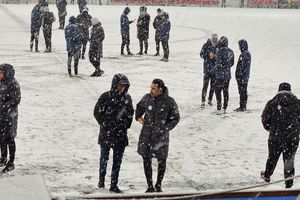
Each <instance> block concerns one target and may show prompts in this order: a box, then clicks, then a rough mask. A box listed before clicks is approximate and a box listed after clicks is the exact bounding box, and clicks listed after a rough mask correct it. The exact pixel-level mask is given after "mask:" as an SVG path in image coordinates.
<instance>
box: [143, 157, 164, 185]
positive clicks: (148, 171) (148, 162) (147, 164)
mask: <svg viewBox="0 0 300 200" xmlns="http://www.w3.org/2000/svg"><path fill="white" fill-rule="evenodd" d="M157 162H158V172H157V180H156V185H157V186H159V187H161V183H162V180H163V178H164V175H165V171H166V163H167V160H166V159H157ZM143 164H144V173H145V176H146V180H147V184H148V187H153V179H152V158H149V157H143Z"/></svg>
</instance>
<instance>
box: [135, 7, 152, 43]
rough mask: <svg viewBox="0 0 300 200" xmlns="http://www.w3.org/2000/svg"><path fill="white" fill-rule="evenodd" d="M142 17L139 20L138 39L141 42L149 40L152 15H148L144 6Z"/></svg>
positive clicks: (141, 9)
mask: <svg viewBox="0 0 300 200" xmlns="http://www.w3.org/2000/svg"><path fill="white" fill-rule="evenodd" d="M140 11H141V13H140V15H139V17H138V20H137V24H136V26H137V38H138V39H140V40H147V39H148V38H149V24H150V15H149V14H148V13H147V8H146V7H144V6H142V7H141V8H140Z"/></svg>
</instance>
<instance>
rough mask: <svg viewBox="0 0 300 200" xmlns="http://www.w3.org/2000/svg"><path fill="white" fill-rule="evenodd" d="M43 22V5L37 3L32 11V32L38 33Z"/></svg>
mask: <svg viewBox="0 0 300 200" xmlns="http://www.w3.org/2000/svg"><path fill="white" fill-rule="evenodd" d="M42 23H43V6H42V5H41V4H37V5H35V6H34V8H33V9H32V11H31V24H30V30H31V33H36V32H38V31H39V30H40V28H41V26H42Z"/></svg>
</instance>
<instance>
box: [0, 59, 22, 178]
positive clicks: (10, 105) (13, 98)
mask: <svg viewBox="0 0 300 200" xmlns="http://www.w3.org/2000/svg"><path fill="white" fill-rule="evenodd" d="M14 76H15V70H14V68H13V66H12V65H10V64H1V65H0V147H1V159H0V166H5V167H4V169H2V173H6V172H8V171H11V170H13V169H15V165H14V161H15V153H16V143H15V137H16V136H17V124H18V105H19V103H20V101H21V90H20V85H19V83H18V81H17V80H16V79H15V77H14ZM7 150H9V160H8V161H7V154H8V151H7Z"/></svg>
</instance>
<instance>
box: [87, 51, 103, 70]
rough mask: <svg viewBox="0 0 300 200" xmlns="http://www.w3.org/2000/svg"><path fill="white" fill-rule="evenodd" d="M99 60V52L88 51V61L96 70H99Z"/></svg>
mask: <svg viewBox="0 0 300 200" xmlns="http://www.w3.org/2000/svg"><path fill="white" fill-rule="evenodd" d="M100 58H101V54H100V50H92V51H91V50H90V51H89V61H90V63H91V64H92V65H93V66H94V67H95V68H96V69H100Z"/></svg>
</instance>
